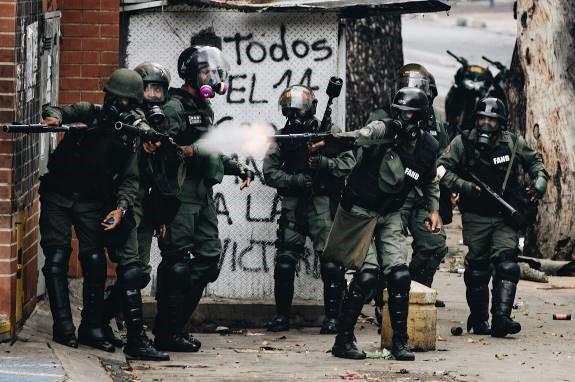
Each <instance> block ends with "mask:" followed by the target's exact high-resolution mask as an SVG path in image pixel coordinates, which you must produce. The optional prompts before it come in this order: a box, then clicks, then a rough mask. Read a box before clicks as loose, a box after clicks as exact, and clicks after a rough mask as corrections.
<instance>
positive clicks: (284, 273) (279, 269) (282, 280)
mask: <svg viewBox="0 0 575 382" xmlns="http://www.w3.org/2000/svg"><path fill="white" fill-rule="evenodd" d="M294 281H295V263H294V262H293V260H291V259H290V258H288V257H287V256H282V257H280V258H279V259H278V261H277V263H276V266H275V269H274V296H275V300H276V314H275V316H274V317H273V318H272V319H271V321H268V322H267V323H266V325H265V326H266V328H267V330H268V331H269V332H283V331H286V330H289V328H290V324H289V314H290V310H291V303H292V300H293V294H294V285H293V284H294Z"/></svg>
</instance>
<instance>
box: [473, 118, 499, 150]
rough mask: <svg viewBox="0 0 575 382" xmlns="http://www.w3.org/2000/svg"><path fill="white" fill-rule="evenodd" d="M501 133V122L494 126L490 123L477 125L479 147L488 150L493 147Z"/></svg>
mask: <svg viewBox="0 0 575 382" xmlns="http://www.w3.org/2000/svg"><path fill="white" fill-rule="evenodd" d="M498 133H499V124H498V125H497V126H496V127H493V126H492V125H490V124H489V123H484V124H483V125H481V126H478V127H477V149H478V150H479V151H486V150H487V149H489V147H491V145H492V144H493V141H494V140H495V138H496V137H497V134H498Z"/></svg>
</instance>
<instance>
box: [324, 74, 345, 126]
mask: <svg viewBox="0 0 575 382" xmlns="http://www.w3.org/2000/svg"><path fill="white" fill-rule="evenodd" d="M342 87H343V80H342V79H341V78H338V77H331V78H330V79H329V83H328V84H327V89H326V90H325V94H327V96H328V97H329V99H328V100H327V105H326V107H325V112H324V113H323V118H322V119H321V123H320V125H319V131H321V132H327V131H330V130H331V104H332V102H333V99H334V98H337V97H339V94H340V93H341V88H342Z"/></svg>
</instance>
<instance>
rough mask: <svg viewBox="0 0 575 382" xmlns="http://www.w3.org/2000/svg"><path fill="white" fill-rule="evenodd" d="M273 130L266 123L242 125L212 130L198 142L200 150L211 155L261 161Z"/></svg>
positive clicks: (268, 145)
mask: <svg viewBox="0 0 575 382" xmlns="http://www.w3.org/2000/svg"><path fill="white" fill-rule="evenodd" d="M274 134H275V131H274V128H273V127H272V126H271V125H270V124H268V123H259V122H254V123H242V124H241V125H232V126H230V125H227V126H221V127H215V128H212V129H211V130H210V131H209V132H208V133H207V134H206V135H204V137H203V138H202V139H200V140H198V142H197V144H198V145H199V146H200V148H201V149H202V151H203V150H205V151H207V152H210V153H212V154H215V155H217V154H224V155H228V156H231V155H233V154H237V155H238V156H240V157H252V158H254V159H263V158H264V157H265V155H266V153H267V151H268V148H269V147H270V145H271V144H272V143H273V138H272V137H273V136H274Z"/></svg>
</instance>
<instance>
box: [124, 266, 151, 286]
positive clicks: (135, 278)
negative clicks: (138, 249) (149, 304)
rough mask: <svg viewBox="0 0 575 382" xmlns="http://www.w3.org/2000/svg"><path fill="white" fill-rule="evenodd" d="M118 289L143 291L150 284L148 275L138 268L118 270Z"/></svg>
mask: <svg viewBox="0 0 575 382" xmlns="http://www.w3.org/2000/svg"><path fill="white" fill-rule="evenodd" d="M116 273H117V274H118V281H117V284H118V287H120V288H122V289H124V290H130V289H144V288H145V287H146V285H148V283H149V282H150V275H149V274H148V273H146V272H144V270H143V269H142V268H141V267H139V266H128V267H125V268H118V269H117V271H116Z"/></svg>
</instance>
